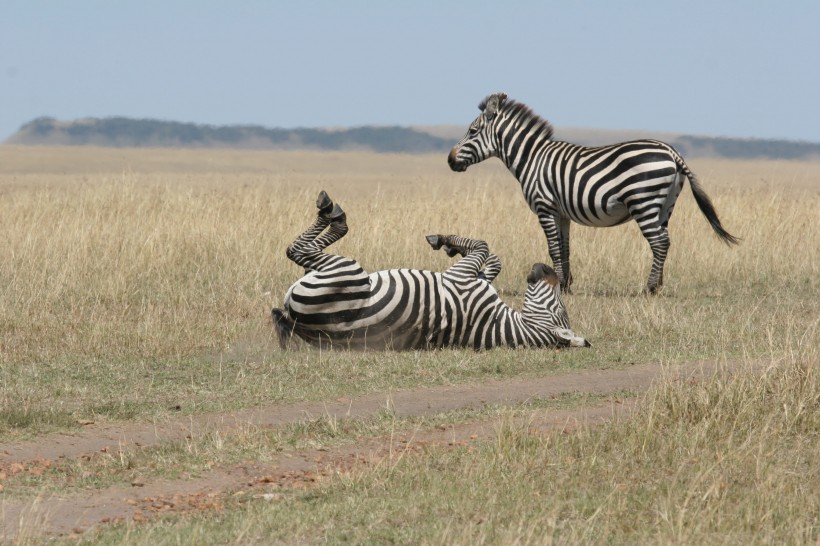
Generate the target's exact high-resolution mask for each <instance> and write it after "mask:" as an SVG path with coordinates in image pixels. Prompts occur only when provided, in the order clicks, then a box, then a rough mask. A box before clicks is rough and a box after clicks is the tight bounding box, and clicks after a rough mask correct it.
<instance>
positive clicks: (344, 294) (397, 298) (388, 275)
mask: <svg viewBox="0 0 820 546" xmlns="http://www.w3.org/2000/svg"><path fill="white" fill-rule="evenodd" d="M317 207H318V208H319V214H318V216H317V218H316V221H315V222H314V223H313V225H311V226H310V227H309V228H308V229H307V230H306V231H305V232H304V233H303V234H302V235H300V236H299V237H298V238H297V239H296V240H295V241H294V242H293V243H292V244H291V245H290V246H289V247H288V250H287V256H288V258H290V259H291V260H292V261H294V262H295V263H297V264H298V265H300V266H302V267H304V268H305V270H306V274H305V276H304V277H302V278H301V279H299V280H298V281H297V282H296V283H294V284H293V285H292V286H291V287H290V289H289V290H288V291H287V294H286V295H285V301H284V309H273V311H272V315H273V322H274V325H275V326H276V329H277V333H278V334H279V339H280V343H281V344H282V346H283V347H286V346H287V343H288V340H289V339H290V337H291V336H294V335H295V336H297V337H299V338H301V339H303V340H305V341H307V342H308V343H310V344H311V345H315V346H322V347H324V346H337V347H343V348H351V349H363V348H370V349H385V348H387V349H396V350H405V349H428V348H440V347H472V348H474V349H476V350H478V349H489V348H492V347H498V346H510V347H519V346H524V347H565V346H580V347H583V346H589V343H588V342H587V341H586V340H584V339H583V338H581V337H579V336H576V335H575V334H574V333H573V332H572V330H571V329H570V326H569V317H568V316H567V312H566V308H565V307H564V303H563V301H562V300H561V294H560V287H559V285H558V277H557V275H555V272H554V271H553V270H552V269H551V268H549V267H547V266H546V265H544V264H535V265H534V266H533V269H532V271H531V272H530V274H529V276H528V278H527V282H528V286H527V292H526V295H525V302H524V306H523V309H522V310H521V311H520V312H519V311H516V310H514V309H512V308H511V307H509V306H508V305H506V304H505V303H504V302H503V301H502V300H501V298H500V297H499V295H498V293H497V292H496V290H495V288H494V287H493V286H492V284H491V283H492V281H493V280H494V279H495V277H496V275H498V273H499V272H500V271H501V261H500V260H499V259H498V257H497V256H495V255H494V254H492V253H490V251H489V248H488V247H487V243H486V242H484V241H478V240H473V239H467V238H464V237H458V236H455V235H446V236H445V235H430V236H428V237H427V241H428V243H429V244H430V245H431V246H432V247H433V248H434V249H436V250H438V249H443V250H444V251H445V252H447V254H448V255H450V256H456V255H462V256H463V257H462V258H461V259H459V260H458V261H457V262H456V263H455V264H454V265H453V266H451V267H450V268H449V269H447V270H446V271H444V272H442V273H439V272H433V271H422V270H417V269H389V270H386V271H377V272H375V273H370V274H368V273H367V272H366V271H364V269H362V267H361V265H359V263H358V262H357V261H356V260H353V259H350V258H346V257H344V256H336V255H332V254H326V253H325V252H324V249H325V248H326V247H327V246H328V245H330V244H332V243H333V242H335V241H337V240H339V239H340V238H341V237H343V236H344V235H345V233H347V223H346V218H345V214H344V212H343V211H342V210H341V208H340V207H339V206H338V205H334V204H333V203H332V201H331V200H330V198H329V197H327V194H326V193H324V192H322V193H321V194H320V195H319V199H318V200H317Z"/></svg>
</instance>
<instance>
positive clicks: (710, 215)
mask: <svg viewBox="0 0 820 546" xmlns="http://www.w3.org/2000/svg"><path fill="white" fill-rule="evenodd" d="M675 159H676V162H677V163H678V166H680V167H681V169H682V170H683V174H685V175H686V178H688V179H689V185H690V186H691V187H692V195H694V196H695V202H696V203H697V204H698V207H699V208H700V211H701V212H702V213H703V215H704V216H706V219H707V220H709V224H710V225H711V226H712V229H713V230H715V233H717V235H718V237H720V238H721V239H722V240H723V242H724V243H726V244H727V245H736V244H738V243H739V242H740V239H738V238H737V237H735V236H734V235H732V234H731V233H729V232H728V231H726V230H725V229H723V225H722V224H721V223H720V218H718V215H717V212H716V211H715V206H714V205H713V204H712V200H711V199H709V196H708V195H706V192H705V191H703V188H701V187H700V183H699V182H698V177H697V176H695V174H694V173H693V172H692V171H690V170H689V167H687V166H686V163H684V162H683V158H681V157H680V156H677V157H676V158H675Z"/></svg>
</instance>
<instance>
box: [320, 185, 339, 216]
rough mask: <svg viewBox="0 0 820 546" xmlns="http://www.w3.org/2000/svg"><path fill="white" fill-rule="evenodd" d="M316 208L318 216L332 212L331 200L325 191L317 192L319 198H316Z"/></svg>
mask: <svg viewBox="0 0 820 546" xmlns="http://www.w3.org/2000/svg"><path fill="white" fill-rule="evenodd" d="M316 208H317V209H319V214H322V215H325V214H327V213H329V212H330V211H332V210H333V208H334V207H333V200H332V199H331V198H330V196H329V195H328V194H327V192H326V191H324V190H322V191H320V192H319V197H317V198H316ZM340 210H341V209H340Z"/></svg>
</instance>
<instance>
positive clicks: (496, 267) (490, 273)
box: [427, 235, 501, 284]
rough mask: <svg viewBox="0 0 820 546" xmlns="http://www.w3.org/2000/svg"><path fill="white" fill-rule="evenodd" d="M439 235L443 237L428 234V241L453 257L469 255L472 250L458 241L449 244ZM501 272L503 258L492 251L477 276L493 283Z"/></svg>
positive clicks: (435, 247) (435, 248)
mask: <svg viewBox="0 0 820 546" xmlns="http://www.w3.org/2000/svg"><path fill="white" fill-rule="evenodd" d="M439 237H441V235H428V236H427V242H428V243H429V244H430V246H431V247H433V249H434V250H438V249H442V250H444V252H446V253H447V255H448V256H449V257H451V258H453V257H455V256H467V255H468V254H469V253H470V252H471V250H470V249H468V248H466V247H464V246H460V245H459V244H458V243H451V244H447V243H445V242H444V240H443V239H442V240H439ZM499 273H501V258H499V257H498V256H496V255H495V254H493V253H490V254H488V255H487V259H486V260H485V261H484V268H483V269H482V270H481V271H479V272H478V274H477V275H476V278H479V279H482V280H485V281H487V282H488V283H490V284H492V282H493V281H494V280H495V278H496V277H497V276H498V274H499Z"/></svg>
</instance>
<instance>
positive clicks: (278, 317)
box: [270, 308, 296, 349]
mask: <svg viewBox="0 0 820 546" xmlns="http://www.w3.org/2000/svg"><path fill="white" fill-rule="evenodd" d="M270 314H271V318H272V319H273V328H274V329H275V330H276V335H278V336H279V347H281V348H282V349H287V348H288V342H289V341H290V338H291V336H292V335H293V329H294V327H295V326H296V324H295V323H294V322H293V321H292V320H291V319H289V318H288V317H287V316H285V312H284V311H283V310H281V309H276V308H274V309H273V310H271V312H270Z"/></svg>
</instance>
